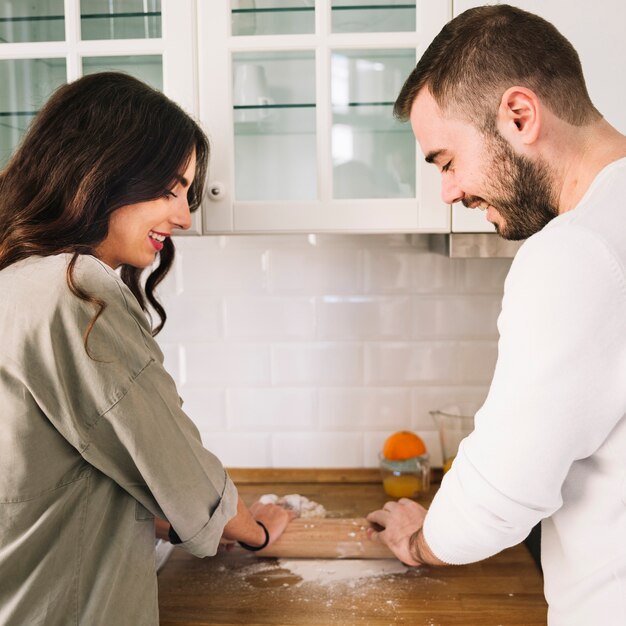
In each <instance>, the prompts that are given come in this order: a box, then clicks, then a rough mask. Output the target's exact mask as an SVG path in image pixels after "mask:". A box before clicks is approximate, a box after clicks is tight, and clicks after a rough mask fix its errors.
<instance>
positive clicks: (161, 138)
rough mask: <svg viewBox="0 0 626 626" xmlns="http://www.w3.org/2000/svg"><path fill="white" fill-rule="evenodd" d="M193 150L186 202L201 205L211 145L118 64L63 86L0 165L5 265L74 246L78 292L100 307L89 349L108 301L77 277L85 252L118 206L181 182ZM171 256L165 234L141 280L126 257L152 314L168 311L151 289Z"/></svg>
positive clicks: (133, 285) (127, 275)
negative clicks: (152, 265) (156, 258)
mask: <svg viewBox="0 0 626 626" xmlns="http://www.w3.org/2000/svg"><path fill="white" fill-rule="evenodd" d="M194 149H195V151H196V176H195V178H194V181H193V183H192V184H191V186H190V187H189V190H188V201H189V208H190V210H191V211H194V210H196V209H197V208H198V206H199V205H200V201H201V198H202V193H203V187H204V181H205V177H206V172H207V167H208V160H209V143H208V140H207V138H206V136H205V134H204V133H203V132H202V130H201V129H200V127H199V126H198V124H196V122H195V121H194V120H192V119H191V118H190V117H189V116H188V115H187V114H186V113H185V112H184V111H183V110H182V109H181V108H180V107H179V106H178V105H176V104H175V103H174V102H172V101H171V100H170V99H169V98H167V97H166V96H164V95H163V94H162V93H161V92H159V91H157V90H156V89H153V88H152V87H149V86H148V85H146V84H145V83H143V82H141V81H139V80H137V79H136V78H133V77H131V76H128V75H126V74H121V73H118V72H103V73H99V74H91V75H89V76H84V77H83V78H80V79H78V80H76V81H74V82H72V83H69V84H67V85H64V86H62V87H60V88H59V89H58V90H57V91H56V92H55V93H54V94H53V95H52V96H51V97H50V99H49V100H48V101H47V103H46V104H45V105H44V106H43V108H42V109H41V111H40V112H39V113H38V114H37V116H36V117H35V119H34V120H33V122H32V124H31V126H30V128H29V130H28V132H27V133H26V135H25V137H24V139H23V141H22V142H21V144H20V146H19V147H18V149H17V150H16V151H15V152H14V154H13V155H12V157H11V159H10V161H9V163H8V165H7V166H6V168H5V169H4V170H3V171H2V172H1V173H0V270H2V269H3V268H5V267H7V266H9V265H11V264H13V263H15V262H17V261H20V260H22V259H25V258H27V257H29V256H32V255H40V256H49V255H53V254H61V253H72V255H73V256H72V259H71V261H70V263H69V265H68V269H67V281H68V285H69V288H70V289H71V291H72V292H73V293H74V294H75V295H76V296H77V297H79V298H81V299H82V300H85V301H87V302H90V303H92V304H93V305H94V306H95V307H96V313H95V315H94V318H93V319H92V320H91V323H90V324H89V327H88V328H87V331H86V333H85V347H87V339H88V336H89V333H90V332H91V329H92V328H93V325H94V323H95V322H96V320H97V319H98V317H99V316H100V315H101V313H102V312H103V311H104V308H105V307H106V303H105V302H104V301H103V300H102V299H100V298H98V297H97V296H95V295H93V294H90V293H88V291H86V290H85V289H84V288H82V287H81V286H79V285H78V284H77V282H76V281H75V279H74V268H75V265H76V261H77V259H78V257H79V255H81V254H94V251H95V248H96V246H97V245H98V244H99V243H101V242H102V241H103V240H104V239H105V238H106V236H107V234H108V228H109V218H110V217H111V214H112V213H113V212H114V211H116V210H117V209H119V208H120V207H123V206H126V205H130V204H136V203H139V202H146V201H149V200H155V199H157V198H159V197H161V196H163V194H164V193H165V192H166V191H167V190H168V189H169V188H170V187H171V186H172V185H173V184H174V182H175V181H176V177H177V176H178V175H179V174H180V173H181V172H182V171H184V170H185V168H186V166H187V164H188V162H189V159H190V157H191V154H192V153H193V150H194ZM173 260H174V244H173V243H172V241H171V239H170V238H169V237H168V238H167V239H166V240H165V242H164V246H163V249H162V250H161V252H160V254H159V263H158V265H157V267H156V268H155V269H153V271H152V272H151V273H150V274H149V276H148V277H147V279H146V280H145V285H142V279H141V274H142V271H143V270H142V269H140V268H136V267H131V266H129V265H122V267H121V278H122V280H123V281H124V283H125V284H126V285H127V286H128V288H129V289H130V290H131V291H132V293H133V294H134V295H135V297H136V298H137V300H138V302H139V304H140V305H141V308H142V309H143V310H144V311H146V312H148V313H149V311H148V308H147V304H146V300H147V301H148V302H149V304H150V306H151V307H152V309H153V310H154V311H156V313H157V314H158V316H159V318H160V321H159V323H158V325H157V326H156V327H155V328H154V329H153V331H152V334H153V335H156V334H157V333H158V332H159V331H160V330H161V329H162V328H163V325H164V324H165V320H166V318H167V315H166V313H165V310H164V309H163V307H162V306H161V304H160V303H159V302H158V300H157V298H156V296H155V293H154V290H155V288H156V287H157V285H158V284H159V283H160V282H161V281H162V280H163V278H164V277H165V275H166V274H167V272H168V271H169V269H170V267H171V265H172V262H173Z"/></svg>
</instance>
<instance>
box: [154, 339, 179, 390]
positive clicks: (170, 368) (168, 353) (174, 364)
mask: <svg viewBox="0 0 626 626" xmlns="http://www.w3.org/2000/svg"><path fill="white" fill-rule="evenodd" d="M159 348H161V352H163V367H164V368H165V369H166V371H167V373H168V374H169V375H170V376H171V377H172V378H173V379H174V381H175V382H176V385H177V386H180V385H181V384H182V382H183V376H182V364H181V360H182V355H181V351H180V348H179V346H178V344H176V343H168V342H159Z"/></svg>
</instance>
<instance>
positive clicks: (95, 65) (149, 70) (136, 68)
mask: <svg viewBox="0 0 626 626" xmlns="http://www.w3.org/2000/svg"><path fill="white" fill-rule="evenodd" d="M82 61H83V72H82V73H83V75H85V74H95V73H97V72H124V73H125V74H130V75H131V76H134V77H135V78H138V79H139V80H142V81H143V82H144V83H148V85H150V86H151V87H154V88H155V89H158V90H159V91H163V57H162V56H161V55H160V54H142V55H139V54H137V55H128V56H107V57H102V56H98V57H95V56H94V57H83V59H82Z"/></svg>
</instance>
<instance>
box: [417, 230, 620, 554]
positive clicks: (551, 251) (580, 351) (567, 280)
mask: <svg viewBox="0 0 626 626" xmlns="http://www.w3.org/2000/svg"><path fill="white" fill-rule="evenodd" d="M625 310H626V284H625V281H624V274H623V270H622V268H621V266H620V264H619V263H618V262H617V261H616V259H615V257H614V256H613V254H612V253H611V252H610V251H609V250H608V249H607V248H606V246H605V245H604V243H603V241H602V240H601V239H599V238H598V237H596V236H595V235H593V234H591V233H589V232H588V231H585V230H584V229H581V228H577V227H575V226H564V227H558V228H553V229H552V228H548V229H547V230H546V231H542V232H541V233H539V234H537V235H535V236H533V237H532V238H530V239H529V240H528V241H527V242H526V243H525V244H524V246H523V247H522V249H521V250H520V251H519V253H518V255H517V257H516V259H515V261H514V263H513V266H512V268H511V271H510V274H509V276H508V278H507V281H506V285H505V295H504V300H503V307H502V313H501V315H500V318H499V320H498V327H499V330H500V342H499V350H498V362H497V365H496V370H495V373H494V378H493V381H492V385H491V388H490V390H489V394H488V397H487V400H486V402H485V404H484V406H483V407H482V408H481V410H480V411H479V412H478V413H477V414H476V419H475V430H474V432H473V433H472V434H471V435H470V436H469V437H467V438H466V439H465V440H464V441H463V442H462V444H461V446H460V449H459V453H458V455H457V457H456V459H455V461H454V464H453V466H452V469H451V470H450V472H449V473H448V474H447V475H446V476H445V478H444V480H443V482H442V485H441V488H440V490H439V492H438V493H437V495H436V496H435V498H434V500H433V503H432V506H431V508H430V510H429V512H428V514H427V516H426V518H425V522H424V538H425V539H426V542H427V543H428V545H429V546H430V548H431V549H432V551H433V553H434V554H435V555H436V556H437V557H439V558H440V559H441V560H442V561H445V562H447V563H451V564H462V563H469V562H473V561H478V560H481V559H484V558H487V557H489V556H491V555H493V554H496V553H497V552H499V551H501V550H503V549H504V548H507V547H510V546H512V545H515V544H517V543H519V542H520V541H522V540H523V539H524V538H525V537H526V536H527V535H528V533H529V532H530V530H531V529H532V527H533V526H534V525H535V524H537V523H538V522H539V521H540V520H542V519H544V518H546V517H549V516H551V515H552V514H554V513H555V512H556V511H558V510H559V509H560V508H561V507H562V505H563V496H562V491H563V484H564V482H565V480H566V478H567V476H568V474H569V472H570V470H571V468H572V465H573V464H574V463H576V462H577V461H579V460H582V459H587V458H588V457H590V456H591V455H593V454H594V452H596V450H597V449H598V448H599V447H600V446H601V445H602V444H603V442H604V441H605V440H606V438H607V437H608V436H609V434H610V433H611V431H612V429H613V428H614V427H615V425H616V423H617V422H618V421H619V420H620V419H621V417H622V415H623V407H624V406H625V403H626V392H625V388H624V382H623V381H624V363H625V357H626V355H625V354H624V351H623V337H624V335H625V333H626V322H625V317H626V316H625V315H624V311H625Z"/></svg>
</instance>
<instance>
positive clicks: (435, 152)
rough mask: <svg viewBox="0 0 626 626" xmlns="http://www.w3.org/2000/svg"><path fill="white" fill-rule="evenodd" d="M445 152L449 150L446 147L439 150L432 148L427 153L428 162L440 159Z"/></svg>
mask: <svg viewBox="0 0 626 626" xmlns="http://www.w3.org/2000/svg"><path fill="white" fill-rule="evenodd" d="M444 152H447V150H446V149H445V148H440V149H439V150H431V151H430V152H429V153H428V154H427V155H426V163H434V162H435V159H438V158H439V157H440V156H441V155H442V154H443V153H444Z"/></svg>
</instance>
